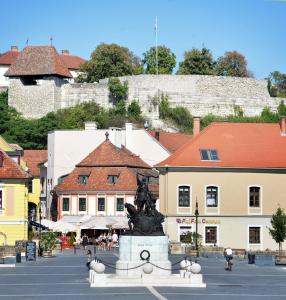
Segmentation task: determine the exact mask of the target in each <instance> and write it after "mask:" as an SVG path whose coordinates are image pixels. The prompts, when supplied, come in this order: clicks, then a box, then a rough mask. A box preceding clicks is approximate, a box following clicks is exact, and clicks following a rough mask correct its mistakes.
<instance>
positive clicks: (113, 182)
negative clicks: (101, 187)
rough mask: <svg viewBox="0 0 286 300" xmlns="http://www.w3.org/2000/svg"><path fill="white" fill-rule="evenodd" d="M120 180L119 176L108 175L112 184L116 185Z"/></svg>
mask: <svg viewBox="0 0 286 300" xmlns="http://www.w3.org/2000/svg"><path fill="white" fill-rule="evenodd" d="M117 179H118V175H108V176H107V180H108V183H110V184H115V183H116V181H117Z"/></svg>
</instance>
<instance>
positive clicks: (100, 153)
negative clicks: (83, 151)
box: [77, 140, 151, 168]
mask: <svg viewBox="0 0 286 300" xmlns="http://www.w3.org/2000/svg"><path fill="white" fill-rule="evenodd" d="M77 166H79V167H91V166H92V167H95V166H98V167H100V166H105V167H106V166H113V167H114V166H118V167H119V166H125V167H127V166H129V167H136V168H151V166H149V165H148V164H146V163H145V162H144V161H143V160H142V159H141V158H140V157H139V156H137V155H135V154H134V153H132V152H131V151H129V150H128V149H126V148H125V147H124V146H122V148H117V147H116V146H114V145H113V144H112V143H111V142H110V141H109V140H106V141H104V142H103V143H101V144H100V145H99V146H98V147H97V148H96V149H95V150H94V151H92V152H91V153H90V154H89V155H88V156H87V157H86V158H85V159H83V160H82V161H81V162H80V163H79V164H78V165H77Z"/></svg>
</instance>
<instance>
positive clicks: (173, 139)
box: [148, 130, 192, 153]
mask: <svg viewBox="0 0 286 300" xmlns="http://www.w3.org/2000/svg"><path fill="white" fill-rule="evenodd" d="M148 133H149V134H150V135H151V136H153V137H154V138H156V131H155V130H149V131H148ZM191 138H192V135H191V134H185V133H176V132H165V131H159V140H158V142H159V143H160V144H161V145H162V146H163V147H165V148H166V149H168V150H169V151H170V152H171V153H173V152H175V151H176V150H177V149H179V148H180V147H181V146H182V145H183V144H185V143H186V142H188V141H189V140H190V139H191Z"/></svg>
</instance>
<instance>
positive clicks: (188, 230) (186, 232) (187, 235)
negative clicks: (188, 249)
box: [180, 226, 192, 244]
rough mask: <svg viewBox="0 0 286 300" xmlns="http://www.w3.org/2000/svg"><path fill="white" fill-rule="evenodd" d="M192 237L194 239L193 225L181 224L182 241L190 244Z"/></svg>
mask: <svg viewBox="0 0 286 300" xmlns="http://www.w3.org/2000/svg"><path fill="white" fill-rule="evenodd" d="M191 239H192V227H191V226H180V242H181V243H188V244H189V243H190V240H191Z"/></svg>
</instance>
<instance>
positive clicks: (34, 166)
mask: <svg viewBox="0 0 286 300" xmlns="http://www.w3.org/2000/svg"><path fill="white" fill-rule="evenodd" d="M23 159H24V161H25V162H26V163H27V166H28V168H29V169H30V173H31V174H32V175H33V176H37V177H39V176H40V168H39V166H38V164H39V163H42V162H43V161H45V160H47V159H48V151H47V150H24V156H23Z"/></svg>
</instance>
